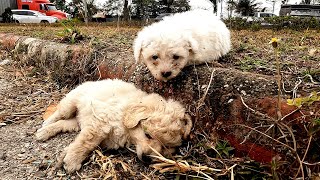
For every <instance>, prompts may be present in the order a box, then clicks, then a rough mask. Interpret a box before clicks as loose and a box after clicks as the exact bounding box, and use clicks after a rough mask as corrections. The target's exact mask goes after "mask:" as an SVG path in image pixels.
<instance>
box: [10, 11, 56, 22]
mask: <svg viewBox="0 0 320 180" xmlns="http://www.w3.org/2000/svg"><path fill="white" fill-rule="evenodd" d="M11 11H12V16H13V19H14V20H15V22H17V23H56V22H57V21H58V18H56V17H53V16H46V15H45V14H42V13H41V12H38V11H33V10H26V9H13V10H11Z"/></svg>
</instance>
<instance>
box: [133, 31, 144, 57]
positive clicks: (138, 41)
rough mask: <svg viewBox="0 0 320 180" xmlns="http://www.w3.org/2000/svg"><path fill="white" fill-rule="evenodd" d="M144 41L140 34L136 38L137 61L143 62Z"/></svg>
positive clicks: (135, 52)
mask: <svg viewBox="0 0 320 180" xmlns="http://www.w3.org/2000/svg"><path fill="white" fill-rule="evenodd" d="M142 43H143V40H142V38H141V37H139V36H138V37H137V38H136V39H135V40H134V44H133V54H134V59H135V60H136V63H140V62H141V51H142Z"/></svg>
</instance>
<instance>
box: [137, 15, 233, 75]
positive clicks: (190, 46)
mask: <svg viewBox="0 0 320 180" xmlns="http://www.w3.org/2000/svg"><path fill="white" fill-rule="evenodd" d="M230 48H231V42H230V32H229V30H228V28H227V27H226V25H225V24H224V23H223V22H222V21H221V20H220V19H219V18H217V17H216V16H215V15H214V14H212V13H211V12H208V11H205V10H194V11H188V12H184V13H177V14H174V15H173V16H168V17H165V18H164V19H163V20H162V21H160V22H157V23H154V24H151V25H150V26H147V27H145V28H144V29H143V30H142V31H140V32H139V33H138V36H137V38H136V39H135V41H134V45H133V49H134V57H135V60H136V62H141V61H142V62H143V63H145V64H146V66H147V67H148V69H149V70H150V71H151V73H152V75H153V76H154V77H155V78H156V79H158V80H161V81H167V80H169V79H172V78H174V77H176V76H177V75H178V74H179V73H180V71H181V70H182V69H183V68H184V67H185V66H188V65H193V64H203V63H206V62H207V63H212V62H214V61H215V60H217V59H218V58H219V57H221V56H223V55H225V54H226V53H228V52H229V50H230Z"/></svg>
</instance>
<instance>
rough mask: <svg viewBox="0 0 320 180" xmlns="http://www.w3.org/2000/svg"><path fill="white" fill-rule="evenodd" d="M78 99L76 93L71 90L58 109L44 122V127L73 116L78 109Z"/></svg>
mask: <svg viewBox="0 0 320 180" xmlns="http://www.w3.org/2000/svg"><path fill="white" fill-rule="evenodd" d="M77 99H78V97H77V96H76V93H75V92H74V91H71V92H70V93H69V94H68V95H67V96H66V97H65V98H63V99H62V100H61V101H60V103H59V105H58V107H57V108H58V109H57V110H56V111H55V112H54V113H53V114H52V115H51V116H50V117H49V118H48V119H46V120H45V121H43V123H42V127H45V126H47V125H49V124H52V123H55V122H57V121H59V120H61V119H64V120H67V119H70V118H73V117H74V116H75V115H76V111H77Z"/></svg>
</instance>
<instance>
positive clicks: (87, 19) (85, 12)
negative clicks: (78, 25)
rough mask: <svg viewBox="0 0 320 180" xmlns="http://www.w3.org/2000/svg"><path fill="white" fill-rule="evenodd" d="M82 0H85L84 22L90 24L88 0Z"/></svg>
mask: <svg viewBox="0 0 320 180" xmlns="http://www.w3.org/2000/svg"><path fill="white" fill-rule="evenodd" d="M82 2H83V8H84V22H85V23H86V25H88V22H89V17H88V4H87V0H82Z"/></svg>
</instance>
